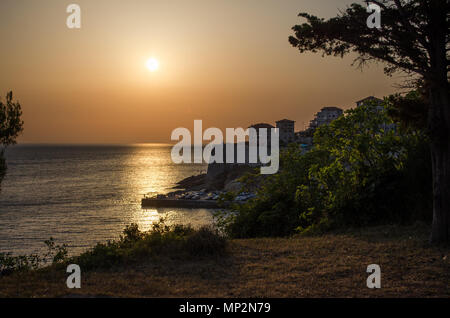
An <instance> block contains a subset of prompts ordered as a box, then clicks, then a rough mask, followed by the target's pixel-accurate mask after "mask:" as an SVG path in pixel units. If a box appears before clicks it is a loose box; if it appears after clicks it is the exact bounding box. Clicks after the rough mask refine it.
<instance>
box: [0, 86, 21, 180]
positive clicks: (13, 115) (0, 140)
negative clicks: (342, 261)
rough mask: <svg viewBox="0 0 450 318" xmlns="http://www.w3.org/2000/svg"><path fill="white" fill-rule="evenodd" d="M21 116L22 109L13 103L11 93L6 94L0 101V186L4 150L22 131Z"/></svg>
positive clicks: (2, 175) (16, 103) (17, 103)
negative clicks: (4, 98)
mask: <svg viewBox="0 0 450 318" xmlns="http://www.w3.org/2000/svg"><path fill="white" fill-rule="evenodd" d="M21 116H22V109H21V107H20V104H19V102H14V101H13V94H12V92H9V93H7V94H6V100H5V103H3V102H2V101H1V100H0V185H1V182H2V180H3V177H4V176H5V173H6V161H5V157H4V154H5V149H6V147H8V146H9V145H13V144H15V143H16V139H17V137H18V136H19V134H20V133H21V132H22V131H23V121H22V119H21ZM0 189H1V187H0Z"/></svg>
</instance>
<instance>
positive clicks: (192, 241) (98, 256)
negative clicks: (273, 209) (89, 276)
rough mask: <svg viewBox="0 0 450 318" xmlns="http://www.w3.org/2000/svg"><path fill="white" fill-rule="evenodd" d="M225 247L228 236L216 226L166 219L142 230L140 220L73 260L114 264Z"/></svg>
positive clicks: (220, 251)
mask: <svg viewBox="0 0 450 318" xmlns="http://www.w3.org/2000/svg"><path fill="white" fill-rule="evenodd" d="M225 248H226V240H225V238H224V237H223V236H221V235H219V233H218V232H217V231H216V230H214V229H212V228H207V227H202V228H200V229H198V230H196V229H193V228H192V227H191V226H184V225H174V226H167V225H165V224H164V222H163V221H162V222H160V223H157V224H155V225H154V227H153V229H152V230H150V231H148V232H141V231H140V230H139V228H138V226H137V225H136V224H131V225H129V226H127V227H126V228H125V229H124V231H123V235H122V236H121V237H120V238H119V240H117V241H108V242H107V243H98V244H97V245H96V246H95V247H93V248H92V249H91V250H89V251H87V252H85V253H83V254H81V255H79V256H77V257H74V258H72V259H71V260H70V262H73V263H76V264H78V265H80V266H81V267H83V268H85V269H94V268H110V267H113V266H119V265H127V264H132V263H136V262H139V261H142V260H146V259H150V258H156V257H162V256H167V257H171V258H192V257H198V256H215V255H219V254H223V253H224V252H225Z"/></svg>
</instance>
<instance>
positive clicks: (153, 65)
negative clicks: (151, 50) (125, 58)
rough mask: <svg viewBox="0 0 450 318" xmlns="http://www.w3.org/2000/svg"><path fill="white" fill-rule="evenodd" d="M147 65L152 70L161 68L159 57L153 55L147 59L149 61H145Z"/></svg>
mask: <svg viewBox="0 0 450 318" xmlns="http://www.w3.org/2000/svg"><path fill="white" fill-rule="evenodd" d="M145 66H147V68H148V70H149V71H150V72H155V71H157V70H158V68H159V62H158V60H157V59H155V58H153V57H152V58H150V59H148V60H147V62H146V63H145Z"/></svg>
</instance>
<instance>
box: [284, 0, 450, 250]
mask: <svg viewBox="0 0 450 318" xmlns="http://www.w3.org/2000/svg"><path fill="white" fill-rule="evenodd" d="M366 2H368V3H374V4H377V5H379V6H380V7H381V9H382V12H381V17H382V18H381V28H379V29H378V28H369V27H368V26H367V23H366V21H367V18H368V16H369V14H368V13H367V11H366V8H365V7H364V6H362V5H360V4H356V3H354V4H352V5H350V6H349V7H348V8H347V9H346V10H345V11H343V12H341V13H340V14H339V15H338V16H337V17H334V18H331V19H329V20H324V19H320V18H318V17H316V16H313V15H310V14H307V13H300V14H299V16H300V17H303V18H306V20H307V22H306V23H303V24H301V25H296V26H294V27H293V28H292V29H293V31H294V33H295V36H291V37H290V38H289V41H290V43H291V44H292V45H293V46H294V47H296V48H298V49H299V50H300V52H306V51H311V52H322V53H323V55H334V56H341V57H342V56H344V55H346V54H348V53H356V54H357V55H358V57H357V58H356V60H355V62H356V63H357V64H358V65H359V66H363V65H364V64H365V63H366V62H368V61H373V60H375V61H381V62H385V63H386V67H385V73H386V74H388V75H391V74H393V73H394V72H396V71H401V72H405V73H407V75H411V77H410V79H413V80H414V81H416V82H420V83H421V87H422V88H423V89H424V90H425V92H426V93H425V94H424V95H425V96H423V97H424V100H426V101H428V103H427V110H426V114H427V115H426V117H427V118H426V121H427V127H428V134H429V136H430V144H431V145H430V146H431V158H432V166H433V169H432V170H433V172H432V174H433V226H432V233H431V241H432V242H449V239H450V105H449V82H448V71H449V55H448V52H449V50H450V48H449V32H448V31H449V28H450V22H449V11H450V10H449V7H450V4H449V1H448V0H379V1H374V0H372V1H366ZM416 106H418V107H419V105H416ZM412 107H414V106H412ZM416 121H417V118H416Z"/></svg>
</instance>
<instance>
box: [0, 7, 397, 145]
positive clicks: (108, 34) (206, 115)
mask: <svg viewBox="0 0 450 318" xmlns="http://www.w3.org/2000/svg"><path fill="white" fill-rule="evenodd" d="M351 2H354V1H346V0H320V1H317V0H282V1H280V0H220V1H219V0H189V1H186V0H170V1H169V0H127V1H123V0H94V1H93V0H74V1H63V0H39V1H35V0H1V1H0V38H1V39H2V48H1V50H0V74H1V75H0V94H1V95H2V97H3V98H4V95H5V94H6V92H7V91H8V90H13V92H14V95H15V97H16V98H17V99H18V100H19V101H20V102H21V104H22V108H23V113H24V115H23V118H24V121H25V130H24V134H23V135H22V136H21V137H20V139H19V142H22V143H141V142H169V141H170V135H171V132H172V130H173V129H175V128H177V127H187V128H190V129H192V127H193V121H194V119H202V120H203V127H204V128H206V127H219V128H222V129H224V128H225V127H247V126H249V125H250V124H252V123H257V122H269V123H273V122H274V121H275V120H278V119H282V118H289V119H292V120H296V121H297V125H296V128H297V130H300V129H302V128H303V122H304V123H305V124H306V123H308V122H309V120H311V119H312V118H313V115H314V114H315V113H316V112H317V111H318V110H319V109H320V108H321V107H324V106H338V107H342V108H349V107H353V105H354V102H355V101H356V100H359V99H361V98H363V97H366V96H368V95H375V96H378V97H382V96H383V95H386V94H390V93H392V92H395V88H394V87H393V84H394V83H395V82H396V80H397V81H398V79H395V78H394V79H389V78H387V77H386V76H385V75H384V74H383V71H382V66H381V65H378V66H377V65H375V64H374V65H371V66H370V68H368V69H365V70H364V72H361V71H360V70H357V69H355V68H352V67H351V66H350V64H351V62H352V58H350V57H349V58H345V59H340V58H333V57H326V58H322V57H321V55H320V54H317V55H313V54H303V55H301V54H299V53H298V51H297V50H296V49H294V48H292V47H291V46H290V44H289V42H288V37H289V35H291V30H290V28H291V27H292V26H293V25H294V24H296V23H300V22H301V20H300V19H299V18H297V14H298V13H299V12H301V11H306V12H310V13H314V14H317V15H320V16H322V17H331V16H334V15H335V14H336V13H337V12H338V8H345V5H346V4H349V3H351ZM70 3H77V4H79V5H80V6H81V9H82V16H81V17H82V28H81V29H80V30H70V29H68V28H67V27H66V18H67V16H68V14H67V13H66V7H67V5H69V4H70ZM150 57H155V58H157V59H158V60H159V63H160V68H159V70H158V71H156V72H153V73H151V72H149V71H148V70H147V69H146V68H145V63H146V60H147V59H148V58H150Z"/></svg>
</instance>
